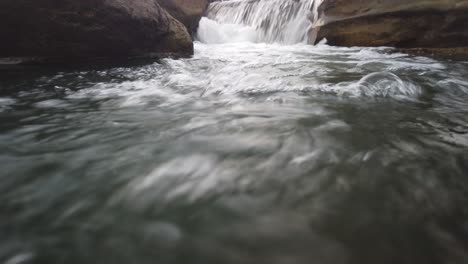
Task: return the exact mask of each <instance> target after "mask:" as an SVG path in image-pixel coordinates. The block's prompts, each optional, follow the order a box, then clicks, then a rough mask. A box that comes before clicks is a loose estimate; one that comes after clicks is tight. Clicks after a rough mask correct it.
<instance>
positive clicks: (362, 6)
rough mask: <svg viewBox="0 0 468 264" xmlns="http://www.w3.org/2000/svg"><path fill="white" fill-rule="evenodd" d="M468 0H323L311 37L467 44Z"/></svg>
mask: <svg viewBox="0 0 468 264" xmlns="http://www.w3.org/2000/svg"><path fill="white" fill-rule="evenodd" d="M467 21H468V0H323V2H322V4H321V5H320V6H319V8H318V20H317V21H315V25H314V27H313V28H312V30H311V31H310V34H309V36H310V41H311V42H313V43H315V42H318V41H320V40H321V39H323V38H326V39H327V41H328V44H330V45H338V46H393V47H399V48H458V47H468V28H467V27H466V22H467Z"/></svg>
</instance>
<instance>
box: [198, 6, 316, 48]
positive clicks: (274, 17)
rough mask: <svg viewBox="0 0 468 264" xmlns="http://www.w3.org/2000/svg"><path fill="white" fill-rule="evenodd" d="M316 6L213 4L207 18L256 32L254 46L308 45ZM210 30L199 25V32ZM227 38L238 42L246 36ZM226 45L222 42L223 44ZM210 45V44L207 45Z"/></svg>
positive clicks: (235, 33) (232, 35) (236, 34)
mask: <svg viewBox="0 0 468 264" xmlns="http://www.w3.org/2000/svg"><path fill="white" fill-rule="evenodd" d="M318 2H320V1H314V0H247V1H238V0H237V1H223V2H215V3H212V4H211V5H210V6H209V9H208V12H207V17H208V18H209V19H211V20H214V21H217V22H218V23H220V24H228V25H232V24H237V25H244V26H250V27H252V28H253V29H255V31H256V34H257V37H256V38H255V40H256V41H257V42H266V43H281V44H295V43H307V41H308V31H309V28H310V27H311V26H312V21H313V20H314V19H315V17H317V15H316V14H315V13H316V9H317V6H318ZM208 26H211V25H209V24H207V23H205V22H204V23H202V24H200V29H201V30H202V31H206V30H208V29H207V28H206V27H208ZM233 33H234V34H229V35H228V38H233V39H238V38H240V35H241V34H242V33H245V32H233ZM251 33H252V31H249V34H251ZM226 42H229V41H224V42H223V43H226ZM207 43H211V42H207Z"/></svg>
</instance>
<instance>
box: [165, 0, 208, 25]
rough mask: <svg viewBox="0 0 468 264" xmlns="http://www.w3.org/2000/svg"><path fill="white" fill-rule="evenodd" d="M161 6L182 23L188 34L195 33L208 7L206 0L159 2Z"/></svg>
mask: <svg viewBox="0 0 468 264" xmlns="http://www.w3.org/2000/svg"><path fill="white" fill-rule="evenodd" d="M159 2H160V3H161V5H162V6H163V7H164V8H166V10H167V11H168V12H169V13H170V14H171V15H172V16H173V17H175V18H176V19H177V20H179V21H180V22H182V23H183V24H184V25H185V26H186V27H187V29H188V30H189V31H190V33H195V32H196V31H197V28H198V23H199V22H200V19H201V17H202V16H203V14H204V13H205V11H206V8H207V7H208V4H209V3H208V0H159Z"/></svg>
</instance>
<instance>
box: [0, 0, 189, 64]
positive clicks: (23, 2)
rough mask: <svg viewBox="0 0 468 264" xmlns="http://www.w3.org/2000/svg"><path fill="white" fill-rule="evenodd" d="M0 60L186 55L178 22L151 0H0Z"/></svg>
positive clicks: (185, 35) (186, 41) (185, 34)
mask: <svg viewBox="0 0 468 264" xmlns="http://www.w3.org/2000/svg"><path fill="white" fill-rule="evenodd" d="M0 21H1V23H0V35H1V39H2V41H0V58H21V60H22V61H23V62H24V61H26V62H28V61H34V62H70V61H82V60H89V59H97V58H104V59H115V58H129V57H132V58H133V57H137V58H138V57H142V58H147V57H159V56H166V55H178V56H184V55H190V54H192V53H193V43H192V41H191V38H190V35H189V34H188V32H187V30H186V28H185V27H184V25H183V24H182V23H180V22H179V21H177V20H176V19H174V18H173V17H172V16H171V15H169V14H168V13H167V12H166V11H165V10H164V9H163V8H162V7H161V6H160V5H159V3H158V2H157V1H156V0H80V1H76V0H61V1H55V0H35V1H29V0H17V1H0Z"/></svg>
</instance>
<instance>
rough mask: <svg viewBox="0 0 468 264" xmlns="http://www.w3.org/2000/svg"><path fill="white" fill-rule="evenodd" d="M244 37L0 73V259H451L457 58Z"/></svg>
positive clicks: (466, 176) (462, 216)
mask: <svg viewBox="0 0 468 264" xmlns="http://www.w3.org/2000/svg"><path fill="white" fill-rule="evenodd" d="M206 27H210V28H211V30H207V28H206ZM227 29H230V30H232V31H231V32H234V33H235V34H234V33H231V34H224V35H223V30H227ZM203 32H205V35H204V33H203ZM224 33H226V32H224ZM259 36H262V33H261V32H260V33H259V31H258V30H257V29H256V28H253V27H252V26H248V25H233V24H231V25H225V24H219V22H215V21H212V20H208V19H204V20H203V21H202V24H201V28H200V32H199V38H200V39H201V40H203V41H205V42H208V44H207V43H201V42H197V43H196V44H195V55H194V56H193V57H192V58H188V59H179V60H173V59H164V60H161V61H159V62H155V63H151V64H144V65H138V64H136V65H125V66H117V65H114V66H112V65H110V66H109V65H104V66H102V67H96V66H91V67H86V66H84V67H80V68H60V69H57V68H49V69H46V68H42V69H35V68H32V69H11V70H7V71H5V70H3V71H2V72H0V74H2V77H1V79H0V91H1V93H0V164H1V170H0V201H1V203H0V234H1V235H0V263H6V264H12V263H44V264H46V263H47V264H50V263H54V264H55V263H64V264H65V263H66V264H74V263H77V264H78V263H79V264H84V263H100V264H120V263H122V264H127V263H138V264H145V263H171V264H172V263H213V264H224V263H227V264H231V263H247V264H249V263H252V264H254V263H255V264H257V263H268V264H270V263H272V264H283V263H288V264H289V263H293V264H306V263H307V264H308V263H324V264H328V263H330V264H341V263H343V264H344V263H350V264H354V263H356V264H374V263H383V264H387V263H388V264H393V263H403V264H405V263H408V264H415V263H422V264H427V263H457V264H458V263H466V262H467V259H468V257H467V253H466V252H467V251H466V250H467V243H468V212H467V207H466V204H467V202H468V201H467V199H468V151H467V150H468V115H467V114H468V113H467V112H468V77H467V76H468V63H467V62H456V61H448V60H439V59H432V58H426V57H415V56H411V55H407V54H402V53H398V52H395V51H394V50H392V49H389V48H337V47H330V46H327V45H318V46H307V45H304V44H296V45H279V44H271V43H270V44H268V43H256V42H262V41H254V40H258V38H259Z"/></svg>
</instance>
